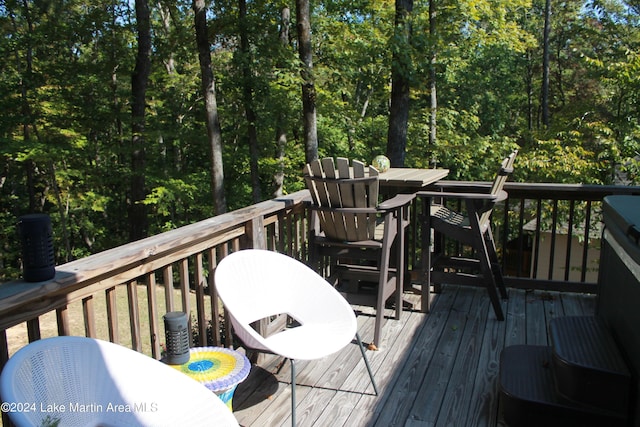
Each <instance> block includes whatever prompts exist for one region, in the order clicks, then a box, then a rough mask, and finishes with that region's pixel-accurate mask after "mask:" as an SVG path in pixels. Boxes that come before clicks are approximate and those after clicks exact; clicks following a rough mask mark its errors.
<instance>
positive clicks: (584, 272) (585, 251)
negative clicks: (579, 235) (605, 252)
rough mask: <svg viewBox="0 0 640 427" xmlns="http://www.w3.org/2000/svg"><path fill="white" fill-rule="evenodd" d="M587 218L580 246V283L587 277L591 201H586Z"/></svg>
mask: <svg viewBox="0 0 640 427" xmlns="http://www.w3.org/2000/svg"><path fill="white" fill-rule="evenodd" d="M586 212H587V216H586V218H585V221H584V244H583V245H582V273H581V274H580V281H581V282H584V281H585V280H586V276H587V268H588V267H589V266H588V265H587V262H588V256H589V241H590V239H591V235H590V232H591V200H587V207H586Z"/></svg>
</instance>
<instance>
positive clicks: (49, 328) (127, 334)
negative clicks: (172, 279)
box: [7, 284, 211, 356]
mask: <svg viewBox="0 0 640 427" xmlns="http://www.w3.org/2000/svg"><path fill="white" fill-rule="evenodd" d="M189 298H190V307H191V316H192V319H195V318H196V317H197V316H196V299H195V293H193V292H191V293H190V295H189ZM116 300H117V314H118V332H119V336H120V342H119V344H122V345H124V346H126V347H129V348H131V328H130V324H131V322H130V318H129V307H128V303H127V288H126V285H120V286H118V287H117V288H116ZM138 301H139V304H138V307H139V310H140V331H141V339H142V351H143V353H144V354H147V355H149V356H150V355H151V337H150V334H149V310H148V304H147V287H146V285H143V284H140V285H138ZM156 301H157V305H158V307H157V313H158V329H159V336H158V340H159V342H160V343H161V344H163V343H164V341H165V340H164V321H163V319H162V316H163V315H164V314H165V313H166V311H167V310H166V306H165V292H164V287H163V286H162V285H158V286H156ZM205 304H206V310H207V311H206V312H207V313H211V309H210V302H209V299H208V298H205ZM106 307H107V305H106V297H105V294H104V292H101V293H99V294H97V295H96V296H94V308H95V317H96V330H97V336H96V338H99V339H103V340H109V329H108V327H107V310H106ZM174 310H182V294H181V291H180V289H174ZM69 325H70V329H71V335H79V336H85V328H84V318H83V313H82V303H81V302H77V303H73V304H70V305H69ZM40 334H41V336H42V338H46V337H53V336H57V335H58V326H57V322H56V313H55V311H54V312H50V313H47V314H45V315H43V316H41V317H40ZM7 341H8V344H9V355H10V356H11V355H12V354H13V353H15V352H16V351H18V350H19V349H20V348H22V347H24V346H25V345H27V344H28V342H29V341H28V339H27V326H26V325H25V324H21V325H18V326H14V327H13V328H10V329H7Z"/></svg>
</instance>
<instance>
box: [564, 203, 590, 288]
mask: <svg viewBox="0 0 640 427" xmlns="http://www.w3.org/2000/svg"><path fill="white" fill-rule="evenodd" d="M575 206H576V204H575V200H569V223H568V224H567V249H566V253H565V256H564V258H565V260H564V280H565V281H567V282H568V281H569V274H570V273H571V247H572V246H573V216H574V214H575ZM585 243H586V242H585Z"/></svg>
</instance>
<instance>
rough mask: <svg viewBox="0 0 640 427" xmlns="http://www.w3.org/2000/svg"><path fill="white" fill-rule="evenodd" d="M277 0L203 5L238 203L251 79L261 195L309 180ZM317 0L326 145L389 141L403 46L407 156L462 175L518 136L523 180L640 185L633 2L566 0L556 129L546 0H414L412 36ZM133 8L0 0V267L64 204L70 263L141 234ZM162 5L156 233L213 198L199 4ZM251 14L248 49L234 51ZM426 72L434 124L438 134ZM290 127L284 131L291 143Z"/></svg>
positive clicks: (14, 272) (155, 114) (57, 223)
mask: <svg viewBox="0 0 640 427" xmlns="http://www.w3.org/2000/svg"><path fill="white" fill-rule="evenodd" d="M430 4H433V5H434V6H436V15H435V16H436V19H435V31H434V32H433V33H432V32H431V21H430V19H429V18H430V17H429V5H430ZM283 5H284V3H282V2H273V1H267V0H258V1H252V2H248V15H247V19H246V21H245V22H243V23H240V22H238V10H237V7H238V4H237V2H235V1H231V0H224V1H216V2H209V5H208V7H209V10H208V19H209V31H210V41H211V42H212V50H211V54H212V60H213V71H214V75H215V81H216V96H217V103H218V112H219V118H220V123H221V126H222V137H223V160H224V171H225V190H226V193H227V201H228V207H229V209H230V210H231V209H236V208H240V207H243V206H246V205H248V204H251V203H252V202H253V201H252V195H251V184H250V183H251V180H250V167H249V163H250V162H249V148H248V144H247V141H248V130H249V126H248V123H247V119H246V110H245V105H244V102H245V92H244V90H245V89H246V88H247V87H249V88H250V89H251V103H252V108H253V110H254V111H255V114H256V123H255V124H256V130H257V139H258V145H259V161H258V166H259V181H260V186H261V187H260V190H261V193H262V195H263V198H269V197H271V195H272V194H273V192H274V188H275V187H274V176H275V175H276V174H278V173H280V172H283V173H284V176H285V180H284V189H283V190H284V192H285V193H287V192H293V191H297V190H299V189H302V188H304V182H303V181H302V177H301V173H300V171H301V170H302V167H303V165H304V137H303V131H302V125H301V120H300V115H301V100H300V93H301V90H300V84H301V81H302V80H301V76H300V69H299V66H300V63H299V59H298V56H297V45H296V41H295V28H296V26H295V24H296V23H295V9H293V10H291V16H292V22H291V26H290V30H291V32H290V34H289V40H288V42H287V43H286V44H282V43H281V42H280V40H279V38H278V36H279V29H280V28H279V25H280V8H281V7H282V6H283ZM312 6H313V9H312V17H311V25H312V28H313V54H314V55H313V62H314V70H313V77H314V84H315V88H316V92H317V98H316V103H317V116H318V123H317V125H318V137H319V154H320V156H346V157H349V158H357V159H360V160H363V161H365V162H369V161H371V159H373V158H374V157H375V156H376V155H378V154H384V152H385V149H386V140H387V128H388V114H389V111H388V110H389V97H390V79H391V69H392V66H393V65H394V64H392V52H394V50H395V51H396V52H397V53H398V54H399V55H397V58H399V62H398V63H397V64H395V65H396V66H398V67H400V68H401V69H402V70H403V73H404V74H405V77H407V79H408V81H410V82H411V101H410V102H411V104H410V119H409V128H408V145H407V153H406V160H405V164H406V165H407V166H412V167H431V166H433V165H437V166H441V167H446V168H449V169H450V170H451V174H450V176H449V178H450V179H460V180H488V179H491V177H492V176H493V174H494V173H495V165H496V163H497V162H498V161H499V160H500V159H501V158H502V157H503V156H504V155H505V154H506V153H508V152H510V151H511V150H512V149H514V148H519V150H520V154H519V156H518V159H517V163H516V165H517V167H516V173H515V174H514V179H515V180H518V181H529V182H566V183H589V184H610V183H614V182H623V183H625V184H638V183H639V182H640V160H639V159H640V156H639V152H640V123H639V121H638V118H639V117H640V111H639V108H640V77H639V76H640V73H639V72H638V71H639V70H640V55H639V54H638V52H640V30H639V29H640V25H639V24H640V15H639V14H638V9H637V8H634V7H630V6H629V5H628V4H627V3H625V2H622V1H618V0H605V1H597V2H584V1H578V0H572V1H568V2H560V3H558V4H556V3H553V8H554V9H553V20H554V21H553V23H552V24H553V25H552V33H551V52H552V54H551V81H550V112H551V123H550V125H549V126H548V127H544V126H542V125H541V123H540V121H541V120H540V110H541V109H540V87H541V84H542V81H541V80H542V70H541V66H542V42H543V40H542V37H541V34H542V25H543V6H544V5H543V2H542V1H540V0H536V1H531V0H516V1H505V0H491V1H489V0H474V1H469V2H458V1H453V0H440V1H437V2H433V3H432V2H427V1H415V2H414V10H413V13H412V14H411V16H410V17H409V20H408V22H409V23H410V26H411V37H410V39H409V42H406V41H405V40H404V39H403V38H398V37H397V36H396V35H394V33H393V32H394V19H395V16H394V14H395V7H394V2H393V1H391V0H383V1H380V0H358V1H346V0H332V1H318V2H315V3H313V4H312ZM132 7H133V6H132V4H131V3H129V2H115V3H114V2H112V1H109V2H105V1H102V0H98V1H95V2H92V3H88V2H86V1H83V0H72V1H65V2H55V1H54V2H35V1H25V2H15V1H7V2H3V3H2V6H0V27H2V29H3V30H4V31H3V34H4V36H3V37H2V38H0V53H2V57H3V58H4V59H5V61H4V62H3V64H2V65H1V66H0V67H1V70H2V73H0V109H1V110H2V116H0V206H2V209H0V242H2V250H1V251H0V281H4V280H9V279H11V278H15V277H18V275H19V271H20V261H19V244H18V241H17V236H16V229H15V222H16V219H17V217H18V216H20V215H22V214H25V213H29V212H34V211H35V212H46V213H48V214H49V215H50V216H51V218H52V221H53V225H54V230H55V232H54V239H55V240H54V246H55V248H56V260H57V262H58V263H62V262H65V261H67V260H71V259H74V258H78V257H82V256H86V255H88V254H90V253H95V252H98V251H101V250H104V249H107V248H110V247H114V246H117V245H119V244H122V243H125V242H126V241H127V239H128V227H129V224H128V217H127V212H128V209H130V200H129V198H130V192H131V188H130V187H131V155H132V153H131V150H132V147H131V139H132V135H131V123H130V122H131V111H130V96H131V87H130V85H131V73H132V71H133V66H134V58H135V55H136V49H137V42H136V37H135V14H134V13H133V10H132ZM150 7H151V16H152V32H153V35H152V37H153V49H152V70H151V78H150V81H149V85H148V87H147V110H146V112H147V115H146V123H145V124H146V130H145V135H144V136H145V140H146V141H147V144H146V147H145V153H144V154H145V170H146V172H145V179H146V188H145V190H146V194H147V197H146V199H145V200H144V204H145V205H146V207H147V208H148V212H149V221H150V226H149V232H150V233H159V232H162V231H165V230H168V229H171V228H175V227H179V226H181V225H184V224H188V223H192V222H195V221H198V220H201V219H203V218H206V217H208V216H210V215H212V212H213V207H212V196H211V190H210V169H211V165H210V159H209V156H210V154H209V147H208V138H207V134H206V127H205V126H204V118H205V111H204V103H203V100H202V94H201V87H200V85H201V79H200V66H199V63H198V57H197V54H196V47H195V43H194V40H193V37H194V34H193V12H192V10H191V2H187V1H178V2H164V1H163V2H159V3H153V4H150ZM291 7H294V6H293V5H292V6H291ZM241 30H244V31H246V32H247V35H248V39H249V50H248V52H240V50H239V49H238V46H239V35H240V32H241ZM432 58H435V61H434V62H433V63H432ZM246 66H248V67H249V69H250V70H251V73H250V77H249V80H250V81H249V82H247V81H246V78H245V76H244V74H243V70H244V69H245V67H246ZM432 71H434V73H435V76H436V77H435V78H436V80H435V84H436V87H437V104H438V106H437V110H436V113H437V115H436V117H437V125H436V130H437V139H436V141H435V143H433V144H429V135H430V132H431V129H430V125H429V123H430V116H431V113H432V111H431V92H430V89H431V87H430V83H431V82H430V79H429V76H430V75H431V72H432ZM247 83H249V84H247ZM278 132H283V134H284V135H285V136H286V141H284V157H283V158H282V159H281V158H279V142H278V141H277V139H276V135H277V133H278Z"/></svg>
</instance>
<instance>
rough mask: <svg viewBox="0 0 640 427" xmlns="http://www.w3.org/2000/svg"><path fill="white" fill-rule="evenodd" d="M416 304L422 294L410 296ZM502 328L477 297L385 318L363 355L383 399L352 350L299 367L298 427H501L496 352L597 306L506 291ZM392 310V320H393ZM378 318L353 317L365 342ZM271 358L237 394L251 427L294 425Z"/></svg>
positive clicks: (461, 293)
mask: <svg viewBox="0 0 640 427" xmlns="http://www.w3.org/2000/svg"><path fill="white" fill-rule="evenodd" d="M406 298H407V299H408V300H409V302H414V301H413V300H412V299H415V303H416V304H415V306H419V304H418V298H419V296H418V295H410V294H407V295H406ZM503 307H504V309H505V313H506V320H505V321H504V322H499V321H497V320H496V319H495V315H494V314H493V310H492V309H491V306H490V303H489V298H488V296H487V293H486V292H485V291H484V290H482V289H475V288H466V287H454V286H445V287H444V288H443V291H442V293H441V294H437V295H436V296H435V299H434V303H433V305H432V310H431V312H430V313H427V314H425V313H421V312H419V311H416V310H405V311H403V313H402V317H401V319H400V320H394V319H393V318H388V319H387V320H386V324H385V326H384V329H383V331H384V337H383V340H382V341H381V343H380V350H379V351H367V356H368V358H369V361H370V363H371V366H372V369H373V370H374V374H375V379H376V383H377V385H378V387H379V389H380V395H379V396H375V395H374V393H373V387H372V386H371V383H370V380H369V376H368V374H367V371H366V368H365V365H364V362H363V361H362V357H361V355H360V351H359V349H358V348H357V345H356V344H355V341H354V344H352V345H349V346H348V347H347V348H345V349H344V350H342V351H340V352H338V353H337V354H335V355H334V356H332V357H329V358H325V359H323V360H319V361H309V362H298V365H297V369H298V375H297V377H296V378H297V384H298V387H297V388H296V395H297V402H298V405H297V419H298V425H299V426H301V427H302V426H316V427H324V426H331V427H333V426H349V427H351V426H384V427H387V426H405V427H407V426H415V427H425V426H440V425H453V426H465V427H466V426H490V427H494V426H503V425H504V423H503V421H502V418H501V416H500V408H499V398H498V387H497V381H496V379H497V375H498V369H499V358H500V351H501V350H502V349H503V348H504V347H505V346H508V345H514V344H524V343H527V344H545V345H546V343H547V342H548V338H547V330H548V324H549V321H550V320H551V319H552V318H553V317H556V316H563V315H585V314H586V315H592V314H594V309H595V297H594V296H592V295H580V294H559V293H556V292H546V291H533V292H527V291H523V290H515V289H509V299H508V300H507V301H504V302H503ZM391 313H392V312H391V311H390V310H389V311H388V315H391ZM374 320H375V318H374V317H373V316H371V314H370V312H369V311H367V310H366V309H363V312H362V313H361V314H360V315H359V316H358V324H359V331H360V334H361V336H362V339H363V341H365V342H367V341H368V340H370V338H371V336H372V333H373V322H374ZM278 363H279V359H278V358H277V357H275V356H268V357H266V358H265V360H264V361H263V362H262V366H261V367H255V366H254V367H253V369H252V372H251V375H250V376H249V378H248V379H247V380H246V381H245V382H243V383H242V384H240V385H239V386H238V389H237V390H236V394H235V397H234V414H235V416H236V418H237V419H238V421H239V422H240V424H241V425H242V426H245V427H249V426H260V427H263V426H268V427H270V426H288V425H290V424H291V407H290V405H291V403H290V402H291V400H290V398H291V386H290V384H289V382H290V366H289V363H288V362H287V363H285V364H284V365H282V367H281V369H280V370H279V371H277V370H276V368H277V366H278Z"/></svg>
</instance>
